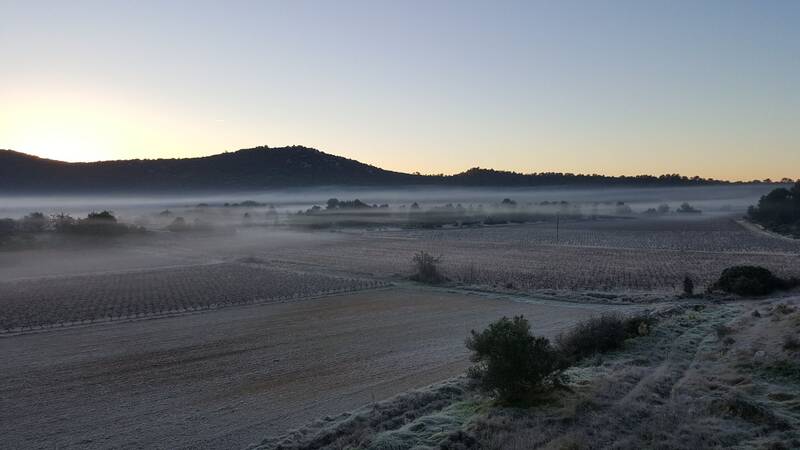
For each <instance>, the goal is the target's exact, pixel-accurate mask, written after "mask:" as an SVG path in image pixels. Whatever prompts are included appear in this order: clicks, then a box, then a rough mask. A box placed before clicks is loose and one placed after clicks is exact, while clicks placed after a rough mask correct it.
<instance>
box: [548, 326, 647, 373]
mask: <svg viewBox="0 0 800 450" xmlns="http://www.w3.org/2000/svg"><path fill="white" fill-rule="evenodd" d="M634 322H635V321H630V323H628V322H626V320H625V319H623V318H622V316H620V315H618V314H604V315H602V316H599V317H592V318H590V319H587V320H584V321H582V322H579V323H578V324H577V325H575V327H574V328H572V329H571V330H569V331H567V332H564V333H561V334H560V335H559V336H558V338H557V339H556V342H557V343H558V348H559V350H560V351H561V353H562V354H563V355H564V357H565V358H567V359H568V360H569V361H571V362H575V361H578V360H580V359H582V358H585V357H587V356H591V355H594V354H595V353H604V352H607V351H610V350H615V349H618V348H620V347H622V343H623V342H625V339H626V338H628V337H631V336H635V335H637V333H638V327H639V323H638V322H636V323H634Z"/></svg>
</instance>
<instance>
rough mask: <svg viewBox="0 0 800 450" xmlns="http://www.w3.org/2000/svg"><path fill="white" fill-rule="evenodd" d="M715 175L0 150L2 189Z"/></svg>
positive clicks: (287, 153) (303, 156)
mask: <svg viewBox="0 0 800 450" xmlns="http://www.w3.org/2000/svg"><path fill="white" fill-rule="evenodd" d="M722 183H726V182H724V181H719V180H710V179H703V178H698V177H694V178H687V177H681V176H679V175H662V176H659V177H655V176H649V175H640V176H634V177H625V176H623V177H610V176H605V175H575V174H569V173H566V174H565V173H534V174H521V173H516V172H506V171H497V170H492V169H481V168H474V169H470V170H468V171H466V172H463V173H459V174H456V175H418V174H407V173H400V172H393V171H389V170H384V169H381V168H379V167H375V166H371V165H368V164H364V163H361V162H359V161H355V160H352V159H347V158H343V157H340V156H335V155H331V154H328V153H324V152H321V151H319V150H315V149H312V148H307V147H301V146H293V147H281V148H269V147H256V148H251V149H244V150H239V151H236V152H230V153H227V152H226V153H222V154H218V155H213V156H206V157H201V158H185V159H154V160H150V159H145V160H141V159H134V160H122V161H100V162H89V163H66V162H62V161H54V160H50V159H43V158H38V157H36V156H32V155H28V154H25V153H20V152H15V151H11V150H0V190H2V191H4V192H6V193H26V192H53V191H58V192H64V191H73V192H82V191H83V192H85V191H95V190H103V191H106V192H109V191H110V192H124V191H192V190H245V189H264V188H285V187H305V186H326V185H342V186H398V185H436V186H554V185H602V186H685V185H707V184H722Z"/></svg>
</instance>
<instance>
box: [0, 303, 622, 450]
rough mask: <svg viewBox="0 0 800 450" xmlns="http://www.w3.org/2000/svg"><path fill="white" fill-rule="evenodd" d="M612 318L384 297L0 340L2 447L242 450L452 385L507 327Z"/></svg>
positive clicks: (580, 311)
mask: <svg viewBox="0 0 800 450" xmlns="http://www.w3.org/2000/svg"><path fill="white" fill-rule="evenodd" d="M612 309H613V310H619V309H620V307H613V306H606V305H576V304H572V303H558V302H532V301H528V302H525V301H513V299H501V298H484V297H482V296H479V295H475V294H464V293H450V292H445V291H439V290H431V289H421V288H389V289H377V290H369V291H362V292H359V293H348V294H340V295H334V296H328V297H322V298H317V299H310V300H293V301H287V302H282V303H268V304H261V305H255V306H240V307H230V308H225V309H221V310H217V311H213V312H201V313H194V314H184V315H180V316H177V317H169V318H159V319H157V320H138V321H133V322H116V323H107V324H94V325H89V326H83V327H72V328H67V329H64V330H51V331H45V332H37V333H31V334H26V335H21V336H13V337H5V338H0V406H1V407H0V436H2V445H0V446H2V447H4V448H112V447H113V448H119V447H126V448H134V447H136V448H170V449H171V448H184V447H194V448H197V447H202V448H242V447H245V446H247V445H249V444H252V443H258V442H260V441H261V440H262V439H263V437H264V436H265V435H279V434H283V433H284V432H286V430H289V429H292V428H297V427H300V426H301V425H303V424H304V423H307V422H309V421H311V420H313V419H315V418H317V417H324V416H325V415H336V414H338V413H339V412H341V411H346V410H349V409H354V408H357V407H359V406H362V405H365V404H368V403H371V402H374V401H378V400H382V399H385V398H387V397H390V396H392V395H395V394H398V393H400V392H403V391H405V390H409V389H414V388H418V387H422V386H425V385H428V384H430V383H434V382H436V381H438V380H442V379H446V378H449V377H452V376H455V375H457V374H459V373H461V372H462V371H463V370H464V368H465V367H466V365H467V354H466V349H465V348H464V345H463V342H464V338H465V336H466V335H467V334H468V332H469V330H470V329H472V328H481V327H483V326H485V325H486V324H487V323H489V322H490V321H492V320H495V319H497V318H499V317H501V316H503V315H515V314H525V315H526V316H527V317H530V318H531V322H532V323H533V324H534V326H535V327H536V328H537V330H539V331H540V332H541V333H545V334H548V335H552V334H554V333H557V332H558V331H559V330H560V329H562V328H564V327H568V326H570V325H571V324H573V323H575V321H577V320H580V319H582V318H586V317H588V316H589V315H592V314H597V313H600V312H602V311H608V310H612ZM623 309H624V308H623Z"/></svg>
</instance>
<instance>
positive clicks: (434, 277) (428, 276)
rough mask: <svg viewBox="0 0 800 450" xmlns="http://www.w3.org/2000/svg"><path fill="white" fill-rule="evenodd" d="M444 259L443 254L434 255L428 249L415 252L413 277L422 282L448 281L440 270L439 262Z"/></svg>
mask: <svg viewBox="0 0 800 450" xmlns="http://www.w3.org/2000/svg"><path fill="white" fill-rule="evenodd" d="M441 261H442V257H441V256H433V255H431V254H430V253H428V252H426V251H421V252H419V253H415V254H414V257H413V258H411V262H412V264H413V266H414V273H413V274H412V275H411V279H412V280H414V281H419V282H422V283H441V282H443V281H446V280H447V279H446V278H445V276H444V275H442V273H441V271H440V270H439V263H440V262H441Z"/></svg>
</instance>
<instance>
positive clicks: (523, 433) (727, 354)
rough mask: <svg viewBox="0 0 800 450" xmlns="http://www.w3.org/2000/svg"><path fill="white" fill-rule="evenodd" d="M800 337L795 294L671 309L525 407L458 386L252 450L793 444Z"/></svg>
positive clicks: (420, 393)
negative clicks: (644, 331) (564, 384)
mask: <svg viewBox="0 0 800 450" xmlns="http://www.w3.org/2000/svg"><path fill="white" fill-rule="evenodd" d="M798 334H800V298H797V297H794V298H784V299H780V300H765V301H759V302H751V303H746V302H741V303H736V304H725V305H713V304H707V305H702V304H700V305H694V306H690V307H684V308H679V309H677V310H676V309H674V308H673V312H672V313H671V314H669V315H664V316H662V318H661V319H660V322H659V323H658V324H657V325H656V326H655V327H654V328H653V329H652V330H651V333H650V334H649V335H648V336H645V337H640V338H637V339H634V340H631V341H628V343H627V345H626V347H625V348H624V349H623V350H620V351H617V352H615V353H611V354H607V355H604V356H602V357H597V358H592V359H590V360H588V361H584V362H583V363H581V364H580V365H578V366H576V367H574V368H572V369H570V370H569V371H568V372H567V373H568V375H569V377H570V379H571V382H570V383H569V385H568V386H569V388H570V389H571V390H570V391H559V392H557V393H554V394H552V395H551V396H550V397H549V398H543V399H542V401H541V402H540V403H539V404H537V405H534V406H532V407H530V408H528V409H516V408H502V407H497V406H495V405H493V403H492V402H491V400H487V399H486V398H484V397H482V396H481V395H480V394H479V393H477V392H475V391H474V390H473V389H472V388H470V387H469V385H468V383H467V382H466V381H465V380H464V379H463V378H455V379H452V380H449V381H447V382H443V383H439V384H435V385H431V386H429V387H427V388H425V389H420V390H416V391H412V392H408V393H404V394H402V395H399V396H397V397H395V398H392V399H389V400H386V401H384V402H380V403H377V404H374V405H370V406H367V407H365V408H362V409H360V410H357V411H354V412H352V413H346V414H342V415H338V416H335V417H331V418H328V419H326V420H320V421H316V422H313V423H310V424H308V425H307V426H305V427H301V428H299V429H297V430H295V431H293V432H291V433H287V434H286V435H284V436H280V437H270V438H267V439H265V440H264V441H262V443H261V444H260V445H259V446H258V448H260V449H286V450H288V449H323V448H324V449H340V448H363V449H393V450H402V449H412V448H414V449H419V450H421V449H427V448H430V449H492V450H494V449H496V450H505V449H512V450H523V449H537V448H542V449H563V448H576V449H577V448H580V449H583V448H586V449H593V448H741V449H761V448H772V449H790V448H800V431H798V430H800V339H799V338H798Z"/></svg>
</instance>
